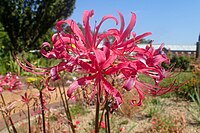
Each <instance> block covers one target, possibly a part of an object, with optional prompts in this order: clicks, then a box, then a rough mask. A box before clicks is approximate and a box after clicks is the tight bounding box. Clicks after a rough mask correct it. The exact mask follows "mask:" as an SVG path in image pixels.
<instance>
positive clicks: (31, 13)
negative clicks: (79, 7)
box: [0, 0, 76, 52]
mask: <svg viewBox="0 0 200 133" xmlns="http://www.w3.org/2000/svg"><path fill="white" fill-rule="evenodd" d="M75 1H76V0H1V2H0V23H1V24H2V25H3V28H4V30H5V31H6V32H7V34H8V37H9V40H10V43H7V44H4V45H5V47H6V49H7V50H9V51H11V52H12V51H19V52H21V51H22V50H25V51H26V50H30V49H35V48H38V47H40V45H41V44H38V43H37V42H38V40H39V38H41V37H42V36H43V35H44V34H45V33H46V32H47V31H48V30H49V29H50V28H52V27H53V25H54V24H55V22H56V21H57V20H58V19H63V18H67V17H68V16H70V15H71V14H72V12H73V9H74V6H75Z"/></svg>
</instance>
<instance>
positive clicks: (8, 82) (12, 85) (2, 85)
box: [0, 73, 22, 93]
mask: <svg viewBox="0 0 200 133" xmlns="http://www.w3.org/2000/svg"><path fill="white" fill-rule="evenodd" d="M21 85H22V83H21V82H20V81H19V78H18V76H17V75H13V74H11V73H8V74H6V75H5V76H1V77H0V93H1V92H3V90H8V91H11V92H12V91H13V90H17V89H20V87H21Z"/></svg>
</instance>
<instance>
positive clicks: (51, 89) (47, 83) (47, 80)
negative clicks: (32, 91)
mask: <svg viewBox="0 0 200 133" xmlns="http://www.w3.org/2000/svg"><path fill="white" fill-rule="evenodd" d="M50 79H51V77H48V78H47V79H46V87H47V89H48V90H49V91H54V90H55V89H56V88H55V87H54V88H50V87H49V80H50Z"/></svg>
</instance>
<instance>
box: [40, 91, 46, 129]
mask: <svg viewBox="0 0 200 133" xmlns="http://www.w3.org/2000/svg"><path fill="white" fill-rule="evenodd" d="M39 92H40V103H41V107H42V126H43V133H46V129H45V115H44V103H43V96H42V90H39Z"/></svg>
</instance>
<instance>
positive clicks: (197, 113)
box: [190, 88, 200, 125]
mask: <svg viewBox="0 0 200 133" xmlns="http://www.w3.org/2000/svg"><path fill="white" fill-rule="evenodd" d="M199 94H200V90H199V89H198V90H197V88H195V93H193V94H191V95H190V96H191V98H192V101H193V102H194V103H195V108H193V107H191V108H190V112H191V113H192V115H193V117H194V119H195V121H196V122H197V123H198V124H199V125H200V96H199Z"/></svg>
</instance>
